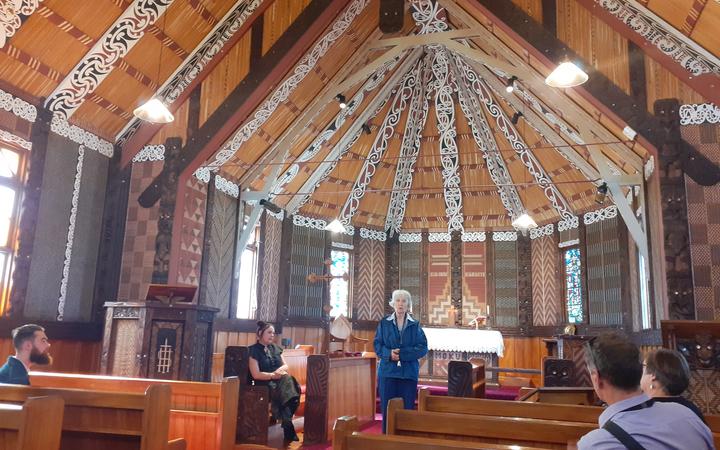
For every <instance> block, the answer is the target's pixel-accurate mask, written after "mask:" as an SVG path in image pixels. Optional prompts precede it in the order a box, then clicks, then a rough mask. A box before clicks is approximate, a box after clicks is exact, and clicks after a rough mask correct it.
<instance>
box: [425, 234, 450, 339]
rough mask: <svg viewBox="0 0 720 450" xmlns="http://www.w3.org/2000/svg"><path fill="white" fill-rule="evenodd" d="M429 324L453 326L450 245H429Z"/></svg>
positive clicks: (438, 243) (441, 243)
mask: <svg viewBox="0 0 720 450" xmlns="http://www.w3.org/2000/svg"><path fill="white" fill-rule="evenodd" d="M427 248H428V258H429V260H428V301H427V306H428V324H429V325H445V326H452V325H454V323H455V317H451V314H450V311H451V310H452V311H454V309H453V308H452V301H451V300H452V299H451V298H450V243H449V242H430V243H428V246H427Z"/></svg>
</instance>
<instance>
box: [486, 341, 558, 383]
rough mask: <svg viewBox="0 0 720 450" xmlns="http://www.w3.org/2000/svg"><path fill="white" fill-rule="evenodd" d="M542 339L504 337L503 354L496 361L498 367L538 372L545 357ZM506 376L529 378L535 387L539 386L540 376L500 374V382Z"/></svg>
mask: <svg viewBox="0 0 720 450" xmlns="http://www.w3.org/2000/svg"><path fill="white" fill-rule="evenodd" d="M542 340H543V338H542V337H519V336H505V337H504V339H503V341H504V342H505V352H504V355H503V357H502V358H500V359H499V360H498V366H499V367H504V368H514V369H537V370H540V368H541V365H542V358H543V356H545V355H547V352H546V350H545V344H544V343H543V341H542ZM507 376H518V377H525V378H530V379H531V380H532V382H533V384H534V385H535V386H541V379H540V375H526V374H517V375H513V374H501V375H500V382H501V383H502V381H503V380H504V379H505V378H506V377H507Z"/></svg>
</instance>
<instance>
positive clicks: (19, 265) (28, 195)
mask: <svg viewBox="0 0 720 450" xmlns="http://www.w3.org/2000/svg"><path fill="white" fill-rule="evenodd" d="M51 120H52V112H50V110H48V109H46V108H38V114H37V119H36V120H35V123H34V124H33V126H32V131H31V133H30V141H31V142H32V151H31V152H30V162H29V164H28V179H27V183H26V184H25V191H24V195H23V201H22V213H21V215H20V224H19V228H20V233H19V235H18V251H17V255H16V256H15V269H14V271H13V277H12V290H11V291H10V305H9V308H8V312H7V314H8V316H22V315H23V310H24V309H25V296H26V295H27V288H28V282H29V277H30V261H31V258H32V254H33V247H34V244H35V228H36V226H37V219H38V211H39V209H40V193H41V188H42V184H43V172H44V169H45V155H46V154H47V145H48V134H49V133H50V121H51Z"/></svg>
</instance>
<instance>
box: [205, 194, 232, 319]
mask: <svg viewBox="0 0 720 450" xmlns="http://www.w3.org/2000/svg"><path fill="white" fill-rule="evenodd" d="M211 214H212V215H211V217H210V227H209V229H208V234H209V236H207V241H206V247H205V251H207V252H208V254H207V258H205V264H207V266H208V267H207V268H206V270H205V276H204V277H203V278H202V285H201V286H200V295H201V297H200V303H202V304H204V305H208V306H213V307H215V308H220V312H219V313H218V317H228V309H229V307H230V295H231V292H230V290H231V289H232V287H231V286H232V267H233V254H234V250H235V223H236V220H237V201H236V200H235V199H234V198H232V197H230V196H229V195H225V194H223V193H222V192H220V191H217V190H216V191H215V192H214V197H213V204H212V211H211Z"/></svg>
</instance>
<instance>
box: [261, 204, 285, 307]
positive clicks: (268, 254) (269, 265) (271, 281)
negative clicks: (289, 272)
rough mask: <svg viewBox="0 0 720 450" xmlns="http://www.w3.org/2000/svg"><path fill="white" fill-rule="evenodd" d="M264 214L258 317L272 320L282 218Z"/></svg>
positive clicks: (275, 298)
mask: <svg viewBox="0 0 720 450" xmlns="http://www.w3.org/2000/svg"><path fill="white" fill-rule="evenodd" d="M264 216H265V219H264V220H265V236H264V239H263V246H264V247H263V248H264V251H263V260H262V263H261V264H262V266H263V271H262V274H263V277H262V280H260V298H259V299H258V302H259V305H258V318H259V319H260V320H265V321H274V320H275V319H276V318H277V305H278V284H279V281H280V280H279V279H278V275H279V271H278V268H279V267H280V248H281V247H282V220H278V219H276V218H274V217H271V216H268V215H267V214H265V215H264Z"/></svg>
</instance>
